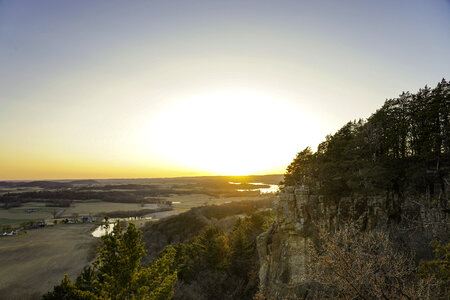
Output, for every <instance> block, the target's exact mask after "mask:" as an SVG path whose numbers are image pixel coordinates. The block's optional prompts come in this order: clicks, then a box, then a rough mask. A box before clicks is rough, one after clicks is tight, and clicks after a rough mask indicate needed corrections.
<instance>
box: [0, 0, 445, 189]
mask: <svg viewBox="0 0 450 300" xmlns="http://www.w3.org/2000/svg"><path fill="white" fill-rule="evenodd" d="M443 77H445V78H446V79H449V78H450V1H448V0H447V1H443V0H441V1H439V0H430V1H423V0H420V1H413V0H410V1H368V0H367V1H365V0H354V1H346V0H342V1H336V0H330V1H263V0H257V1H246V0H239V1H171V0H167V1H162V0H154V1H150V0H148V1H113V0H105V1H100V0H96V1H61V0H54V1H50V0H43V1H41V0H28V1H27V0H21V1H17V0H9V1H8V0H0V180H12V179H14V180H16V179H30V180H31V179H69V178H130V177H168V176H191V175H209V174H215V175H242V174H268V173H284V170H285V168H286V166H287V165H288V164H289V163H290V161H291V160H292V159H293V158H294V156H295V154H296V153H297V152H299V151H300V150H302V149H303V148H305V147H306V146H308V145H309V146H312V147H313V149H314V147H316V146H317V144H318V143H319V142H321V141H323V140H324V138H325V136H326V135H327V134H330V133H334V132H335V131H336V130H337V129H339V128H340V127H341V126H342V125H344V124H345V123H346V122H347V121H349V120H353V119H358V118H366V117H368V116H370V114H371V113H373V112H374V111H375V110H376V109H377V108H379V107H380V106H381V105H382V104H383V102H384V100H385V99H386V98H393V97H395V96H397V95H398V94H400V93H401V92H402V91H407V90H409V91H411V92H415V91H417V90H418V89H419V88H421V87H423V86H425V85H426V84H428V85H430V86H435V85H436V83H437V82H438V81H440V80H441V79H442V78H443Z"/></svg>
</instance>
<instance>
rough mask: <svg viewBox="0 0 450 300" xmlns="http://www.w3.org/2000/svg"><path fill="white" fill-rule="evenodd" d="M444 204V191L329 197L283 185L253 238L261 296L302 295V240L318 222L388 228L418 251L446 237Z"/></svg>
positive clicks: (304, 253) (420, 253) (304, 289)
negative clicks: (426, 195)
mask: <svg viewBox="0 0 450 300" xmlns="http://www.w3.org/2000/svg"><path fill="white" fill-rule="evenodd" d="M447 207H449V205H448V199H447V197H445V200H443V199H442V197H441V199H440V200H438V201H435V202H431V201H426V199H419V198H418V199H413V198H408V199H404V198H402V197H400V196H398V195H389V194H388V195H386V196H365V197H364V196H355V197H344V198H341V199H338V200H334V201H332V200H330V199H325V198H324V197H323V196H318V195H312V194H311V193H310V192H309V191H308V189H307V188H305V187H285V188H284V189H283V190H282V191H280V194H279V199H278V201H275V202H274V204H273V214H274V222H273V224H272V225H271V227H270V228H269V230H268V231H266V232H265V233H263V234H261V235H260V236H259V237H258V241H257V243H258V251H259V256H260V266H261V267H260V271H259V277H260V283H261V289H262V292H263V294H264V296H265V297H266V298H267V299H288V298H291V297H295V298H302V297H305V296H306V295H307V293H308V289H309V288H310V283H309V281H308V278H307V275H306V272H305V271H306V263H307V260H308V252H307V243H308V240H309V239H313V238H314V235H315V232H316V231H315V224H317V223H318V222H320V223H322V224H323V223H325V224H326V225H327V226H328V227H329V228H330V229H338V228H339V227H340V226H345V224H348V223H349V222H350V221H351V222H354V223H356V224H357V226H358V227H359V228H360V229H361V230H372V229H375V228H379V229H385V230H389V231H390V232H393V233H394V235H396V236H397V237H398V238H399V239H401V240H402V241H401V242H402V243H404V244H405V245H407V247H410V248H411V249H414V251H415V252H416V254H417V255H418V256H421V257H424V256H426V255H429V252H430V249H429V247H428V243H429V241H430V240H432V239H433V238H439V239H446V238H448V229H449V228H448V227H449V226H448V209H447Z"/></svg>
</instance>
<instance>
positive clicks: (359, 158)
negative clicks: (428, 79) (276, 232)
mask: <svg viewBox="0 0 450 300" xmlns="http://www.w3.org/2000/svg"><path fill="white" fill-rule="evenodd" d="M449 166H450V81H446V80H445V79H443V80H442V81H441V82H439V83H438V84H437V86H436V87H435V88H433V89H432V88H429V87H427V86H425V87H424V88H422V89H420V90H419V91H418V92H417V93H415V94H412V93H410V92H404V93H402V94H401V95H400V96H399V97H397V98H394V99H389V100H386V102H385V103H384V105H383V106H382V107H381V108H380V109H378V110H377V111H376V112H375V113H374V114H372V115H371V116H370V117H369V118H368V119H367V120H362V119H360V120H358V121H351V122H348V123H347V124H345V125H344V126H343V127H342V128H341V129H339V130H338V131H337V132H336V133H335V134H333V135H328V136H327V137H326V139H325V141H324V142H322V143H321V144H319V146H318V148H317V151H316V152H313V151H312V150H311V148H310V147H307V148H306V149H304V150H302V151H301V152H299V153H298V154H297V156H296V157H295V159H294V160H293V161H292V163H291V164H290V165H289V166H288V167H287V172H286V174H285V176H284V182H282V183H283V184H284V185H302V184H303V185H307V186H308V187H309V188H310V189H311V190H313V191H314V192H317V193H320V194H322V195H328V196H334V197H342V196H348V195H351V194H354V193H358V194H377V193H380V191H387V192H391V193H396V194H405V193H411V194H426V195H427V198H428V199H431V198H433V197H435V198H438V199H441V200H442V199H443V197H446V195H445V186H446V185H448V182H446V180H448V179H446V177H447V176H448V172H449Z"/></svg>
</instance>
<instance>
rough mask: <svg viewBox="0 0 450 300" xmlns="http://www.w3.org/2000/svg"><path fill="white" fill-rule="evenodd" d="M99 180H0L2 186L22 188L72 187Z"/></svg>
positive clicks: (94, 182) (95, 182)
mask: <svg viewBox="0 0 450 300" xmlns="http://www.w3.org/2000/svg"><path fill="white" fill-rule="evenodd" d="M97 183H98V182H97V181H95V180H92V179H85V180H72V181H64V182H60V181H43V180H42V181H0V187H8V188H22V187H39V188H45V189H61V188H70V187H73V186H74V185H80V184H97Z"/></svg>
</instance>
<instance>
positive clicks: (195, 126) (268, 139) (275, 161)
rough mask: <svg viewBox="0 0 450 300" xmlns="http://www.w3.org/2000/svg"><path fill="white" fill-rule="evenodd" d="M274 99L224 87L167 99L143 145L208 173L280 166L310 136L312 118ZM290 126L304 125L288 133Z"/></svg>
mask: <svg viewBox="0 0 450 300" xmlns="http://www.w3.org/2000/svg"><path fill="white" fill-rule="evenodd" d="M278 98H279V97H276V96H273V95H267V94H261V93H257V92H253V91H246V90H228V91H222V92H217V93H210V94H204V95H198V96H195V97H192V98H188V99H184V100H180V101H177V103H175V104H174V103H171V104H170V105H168V106H167V107H166V109H164V111H163V112H162V113H160V114H159V117H158V118H156V119H154V120H153V121H152V122H150V124H149V129H148V136H147V137H146V139H147V141H148V144H147V147H149V148H151V149H152V150H153V151H155V150H156V151H157V152H158V153H159V155H160V156H161V157H164V158H165V159H166V160H167V161H168V162H171V163H176V164H178V165H180V166H185V167H189V168H192V169H196V170H199V171H204V172H210V173H213V174H221V175H245V174H262V173H264V172H265V173H268V172H280V171H283V169H282V168H284V167H285V166H286V163H287V161H284V160H286V158H287V160H290V159H291V158H292V156H293V155H294V154H295V151H297V150H298V147H299V145H298V142H299V140H301V139H304V140H307V141H309V142H310V141H311V140H314V137H315V136H316V135H317V133H316V131H315V130H314V129H313V128H316V127H315V126H317V124H316V123H317V122H315V121H314V120H313V119H311V118H310V117H308V116H307V115H306V114H305V113H302V112H300V111H299V110H298V109H296V108H294V107H292V106H290V105H288V103H287V102H283V101H281V100H280V99H278ZM293 126H295V127H293ZM319 127H320V126H319ZM292 128H299V129H300V128H303V129H304V130H303V131H302V132H300V131H299V134H298V136H295V137H293V136H289V135H292ZM280 139H282V140H283V144H284V147H280V146H279V144H280V143H279V142H278V141H280ZM286 141H288V142H287V144H288V145H289V146H288V147H286ZM280 167H281V168H280Z"/></svg>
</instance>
